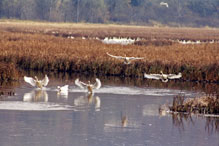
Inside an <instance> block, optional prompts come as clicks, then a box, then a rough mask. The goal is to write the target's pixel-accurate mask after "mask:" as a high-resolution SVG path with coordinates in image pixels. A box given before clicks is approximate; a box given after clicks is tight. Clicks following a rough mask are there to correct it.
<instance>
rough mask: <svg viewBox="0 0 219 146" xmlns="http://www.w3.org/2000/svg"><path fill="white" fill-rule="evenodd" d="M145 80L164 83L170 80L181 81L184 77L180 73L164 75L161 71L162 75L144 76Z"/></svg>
mask: <svg viewBox="0 0 219 146" xmlns="http://www.w3.org/2000/svg"><path fill="white" fill-rule="evenodd" d="M144 77H145V78H148V79H156V80H161V81H162V82H168V79H179V78H181V77H182V74H181V73H179V74H178V75H177V74H163V72H162V71H161V74H146V73H145V74H144Z"/></svg>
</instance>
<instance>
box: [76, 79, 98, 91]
mask: <svg viewBox="0 0 219 146" xmlns="http://www.w3.org/2000/svg"><path fill="white" fill-rule="evenodd" d="M75 85H77V86H78V87H80V88H82V89H84V88H85V87H87V90H88V92H89V93H93V89H99V88H100V87H101V82H100V80H99V79H98V78H96V83H95V84H91V83H90V81H88V84H86V83H84V82H81V81H79V79H76V80H75Z"/></svg>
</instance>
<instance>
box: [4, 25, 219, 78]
mask: <svg viewBox="0 0 219 146" xmlns="http://www.w3.org/2000/svg"><path fill="white" fill-rule="evenodd" d="M10 26H11V27H10ZM94 26H95V25H94ZM77 27H79V26H77ZM102 27H104V28H105V26H102ZM9 28H10V29H9ZM52 28H54V26H52ZM55 28H57V26H56V25H55ZM67 28H70V27H69V26H64V27H63V29H62V28H59V29H58V31H59V32H58V33H57V34H59V35H50V34H49V33H42V32H44V31H47V32H48V30H49V26H47V27H46V26H45V25H43V26H41V25H40V26H38V25H37V27H36V28H34V26H33V25H28V24H27V25H24V24H22V25H21V26H20V25H18V26H16V25H14V24H11V25H8V26H7V27H3V26H2V25H0V31H1V33H0V46H1V47H0V52H1V54H0V61H1V62H10V63H14V64H16V65H17V66H18V67H20V68H22V69H25V70H37V71H49V72H50V71H53V72H69V73H72V72H78V73H85V74H99V75H114V76H131V77H143V73H144V72H147V73H158V72H160V70H163V72H165V73H178V72H182V74H183V78H182V80H192V81H206V82H219V55H218V54H219V44H217V43H214V44H210V43H206V44H200V45H182V44H178V43H173V44H168V45H154V44H153V43H151V44H147V45H135V44H133V45H126V46H124V45H109V44H103V43H102V42H101V41H99V40H95V39H86V40H83V39H80V38H75V39H68V38H66V37H63V36H62V35H60V34H66V33H67V32H66V31H67ZM91 28H92V29H90V28H89V27H87V28H86V27H84V26H83V27H81V28H80V29H79V30H78V31H79V32H78V34H80V36H83V35H87V36H89V35H91V34H92V33H91V32H94V33H97V32H95V30H97V28H96V29H94V27H91ZM131 28H132V27H131ZM140 28H141V27H140ZM140 28H138V27H137V28H135V29H140ZM12 29H13V31H12ZM108 29H109V28H108ZM110 29H111V30H114V31H113V32H112V33H110V35H115V36H119V35H120V32H122V33H121V34H122V35H124V36H126V37H128V36H137V35H138V36H141V35H142V34H141V33H140V32H138V33H139V34H136V33H134V32H133V30H135V29H134V28H132V29H130V28H129V27H127V28H126V27H120V29H119V27H116V28H114V27H110ZM129 29H130V30H131V32H128V31H127V34H125V33H124V30H129ZM144 29H145V32H144V33H146V32H148V31H149V30H150V28H148V29H146V28H144ZM169 29H170V28H167V29H164V28H163V29H162V31H163V33H161V36H160V37H162V36H163V35H164V34H168V31H169ZM25 30H28V33H27V32H26V31H25ZM30 30H32V31H33V33H30ZM71 30H72V29H71ZM82 30H84V31H82ZM100 30H101V31H103V34H104V33H106V34H108V33H109V32H108V31H107V32H105V31H104V29H101V27H100ZM100 30H98V32H99V33H97V34H96V37H102V35H101V33H100ZM172 31H173V30H172V29H171V32H172ZM194 31H195V32H196V31H197V30H194ZM199 31H200V34H201V33H202V31H201V30H199ZM206 31H207V30H206ZM76 32H77V30H75V31H74V34H75V33H76ZM204 32H205V31H204ZM148 33H149V32H148ZM181 33H182V32H181V30H180V31H178V30H177V29H176V30H175V38H177V37H178V35H180V34H181ZM205 33H206V32H205ZM205 33H203V34H205ZM185 35H186V34H184V35H183V36H185ZM147 36H149V35H147ZM168 36H171V37H174V35H173V34H171V33H170V35H168ZM214 36H215V38H217V36H216V35H212V36H211V37H210V38H213V37H214ZM188 37H189V36H188ZM202 37H203V36H202ZM197 38H199V37H197ZM193 39H196V38H195V37H194V38H193ZM218 39H219V38H218ZM106 52H109V53H111V54H113V55H120V56H123V55H127V56H136V57H144V58H145V59H144V60H139V61H135V62H133V63H132V64H130V65H125V64H123V62H122V61H120V60H115V59H114V58H110V57H109V56H107V55H106Z"/></svg>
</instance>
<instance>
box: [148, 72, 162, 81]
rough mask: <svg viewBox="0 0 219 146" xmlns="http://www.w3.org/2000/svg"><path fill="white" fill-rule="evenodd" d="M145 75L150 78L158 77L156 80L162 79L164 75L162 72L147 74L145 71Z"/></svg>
mask: <svg viewBox="0 0 219 146" xmlns="http://www.w3.org/2000/svg"><path fill="white" fill-rule="evenodd" d="M144 77H145V78H148V79H156V80H160V79H162V76H161V75H160V74H146V73H145V74H144Z"/></svg>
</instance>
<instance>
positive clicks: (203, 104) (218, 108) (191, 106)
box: [170, 95, 219, 115]
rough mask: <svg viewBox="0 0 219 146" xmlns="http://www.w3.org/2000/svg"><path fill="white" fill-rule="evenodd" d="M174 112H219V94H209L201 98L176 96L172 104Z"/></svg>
mask: <svg viewBox="0 0 219 146" xmlns="http://www.w3.org/2000/svg"><path fill="white" fill-rule="evenodd" d="M170 110H171V111H173V112H184V113H199V114H215V115H218V114H219V96H218V95H215V96H213V95H208V96H202V97H199V98H185V97H184V96H180V95H178V96H175V97H174V99H173V104H172V106H170Z"/></svg>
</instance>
